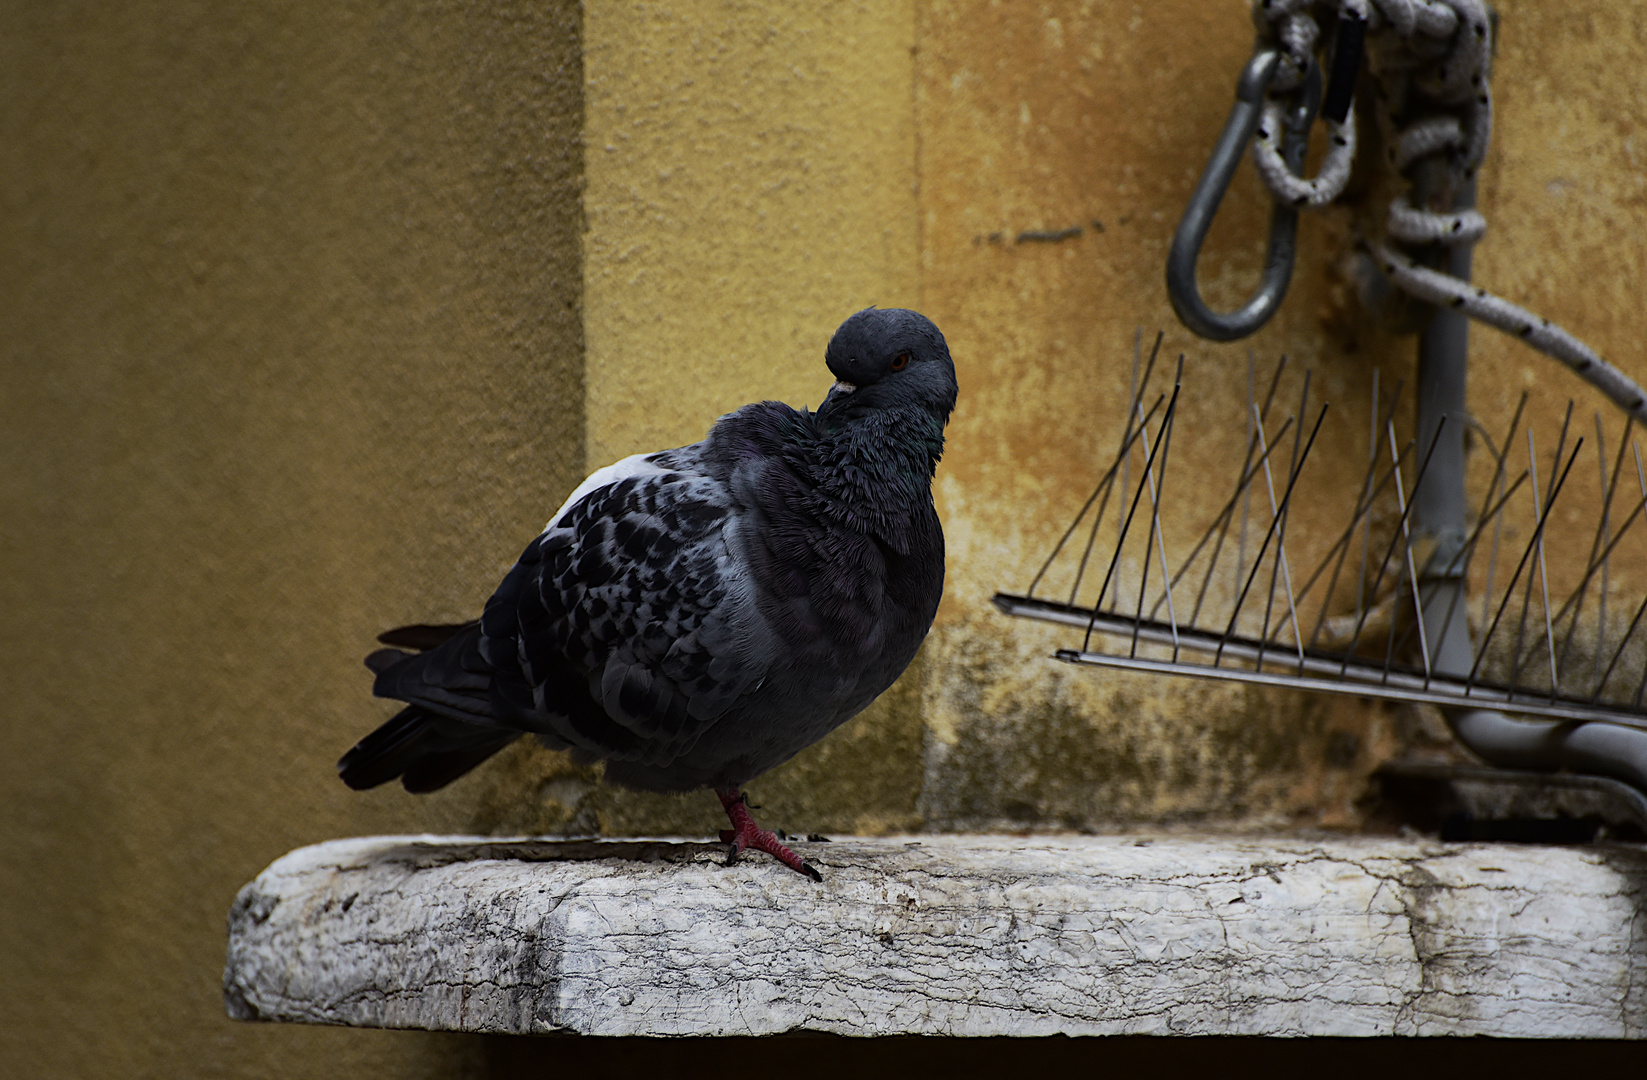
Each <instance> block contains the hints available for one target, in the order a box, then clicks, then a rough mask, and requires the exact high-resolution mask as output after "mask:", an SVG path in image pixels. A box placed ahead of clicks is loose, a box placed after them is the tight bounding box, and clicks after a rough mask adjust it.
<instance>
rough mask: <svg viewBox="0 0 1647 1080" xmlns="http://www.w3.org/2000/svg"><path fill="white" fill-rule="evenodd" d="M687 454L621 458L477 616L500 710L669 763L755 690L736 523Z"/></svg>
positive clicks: (577, 496)
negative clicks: (623, 459) (491, 668)
mask: <svg viewBox="0 0 1647 1080" xmlns="http://www.w3.org/2000/svg"><path fill="white" fill-rule="evenodd" d="M744 524H745V523H744V521H743V519H742V517H741V515H740V514H739V510H738V507H737V505H736V503H735V501H734V500H733V498H732V496H731V495H730V494H729V493H728V490H727V488H726V485H725V484H724V483H722V482H720V481H718V480H716V479H714V478H712V477H710V476H707V475H705V474H703V473H701V472H698V471H696V470H694V469H693V468H691V462H690V459H689V457H687V456H686V455H683V454H680V453H676V454H674V455H671V454H669V453H665V454H654V455H651V456H649V457H646V458H639V459H629V460H626V461H624V462H620V463H619V464H618V465H616V466H613V467H612V468H611V469H610V470H603V471H602V473H597V474H596V475H595V476H594V477H591V478H590V481H588V482H586V483H585V485H584V486H583V488H581V489H580V492H575V493H574V495H573V498H572V499H569V500H568V504H567V505H566V506H565V507H563V508H562V510H561V511H560V512H559V513H557V514H556V516H555V518H554V519H553V520H551V521H550V523H549V527H548V528H547V529H546V530H545V531H544V532H543V534H542V535H541V536H539V537H538V538H537V539H536V540H534V541H533V542H532V544H531V545H529V546H528V547H527V549H526V552H525V553H524V554H523V555H522V556H521V560H520V562H519V563H518V564H516V566H515V568H514V569H513V570H512V571H510V573H509V575H508V577H507V578H505V579H504V582H503V584H502V585H501V586H500V587H499V589H498V591H497V593H496V594H495V595H494V596H493V597H492V599H491V600H490V601H489V602H488V604H487V606H486V612H485V614H484V615H483V616H482V618H481V629H482V643H481V647H482V650H483V652H484V654H485V656H486V659H487V661H488V663H489V664H491V665H492V666H493V667H494V668H495V669H496V670H497V671H498V673H499V674H498V676H497V677H496V678H495V679H494V690H493V692H494V695H495V697H496V698H498V699H501V700H500V703H501V705H502V708H500V709H499V712H500V713H501V714H506V715H509V716H511V717H514V718H516V719H517V722H518V721H520V720H522V719H524V720H527V721H528V725H529V726H531V727H532V728H534V729H535V730H539V731H540V732H542V733H543V734H545V735H548V736H550V738H551V741H560V742H563V743H565V744H566V745H568V746H571V747H576V748H580V749H583V750H586V751H589V752H591V753H593V754H595V755H598V756H600V757H604V758H616V759H619V760H629V761H640V762H643V763H646V764H649V765H666V764H668V763H669V762H671V761H673V760H674V759H675V758H676V757H678V756H679V755H680V754H681V753H683V752H685V751H686V750H687V749H689V748H690V747H691V746H692V745H693V744H694V743H695V742H696V741H697V739H698V738H699V737H700V736H701V735H702V734H703V732H704V731H706V730H707V729H708V728H709V727H710V726H711V725H712V724H714V723H715V721H716V720H717V719H719V718H720V717H721V716H722V715H724V714H725V713H726V711H727V710H728V709H729V708H731V707H732V705H733V704H735V703H736V702H737V700H738V699H739V698H740V697H741V696H743V695H744V694H745V693H747V692H748V691H749V690H750V689H752V688H753V687H756V686H758V685H759V684H760V681H761V680H762V679H763V678H764V676H765V673H766V670H767V669H768V668H769V667H770V659H769V657H768V656H767V654H766V651H765V647H764V646H763V644H762V641H763V639H764V636H765V635H762V634H759V633H757V632H755V629H754V628H755V625H756V620H758V618H759V616H758V615H757V614H756V609H755V604H754V601H753V595H752V588H751V585H750V580H749V574H748V569H747V567H746V566H745V565H744V564H743V562H742V560H741V559H739V558H738V557H737V555H736V551H737V549H738V546H739V530H740V529H741V528H742V527H743V526H744Z"/></svg>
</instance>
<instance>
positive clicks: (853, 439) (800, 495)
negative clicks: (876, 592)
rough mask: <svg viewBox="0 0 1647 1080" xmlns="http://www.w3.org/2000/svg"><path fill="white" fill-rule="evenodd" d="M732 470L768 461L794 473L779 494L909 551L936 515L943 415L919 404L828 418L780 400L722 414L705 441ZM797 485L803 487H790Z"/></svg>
mask: <svg viewBox="0 0 1647 1080" xmlns="http://www.w3.org/2000/svg"><path fill="white" fill-rule="evenodd" d="M705 445H706V449H707V450H708V451H709V453H710V455H711V456H712V457H714V458H716V459H718V460H719V461H720V462H721V463H722V467H723V468H726V469H727V470H728V473H730V472H733V471H736V470H737V468H738V466H739V465H740V464H756V463H757V462H761V461H769V462H770V463H772V464H778V465H781V466H782V468H781V470H780V471H781V472H782V473H785V474H787V476H786V478H785V479H784V480H783V481H778V483H779V485H780V487H781V488H782V489H784V490H781V491H779V492H778V493H777V494H778V495H779V496H780V497H781V499H782V500H783V501H785V502H787V503H789V504H790V508H791V509H800V508H801V507H800V506H795V505H794V504H795V503H796V502H797V501H799V502H800V503H801V504H803V505H804V507H805V510H806V512H808V513H810V514H812V515H815V516H817V517H818V518H821V519H825V520H828V521H831V522H833V523H835V524H837V525H840V526H844V527H846V528H848V529H851V530H852V531H854V532H860V533H864V534H868V535H873V536H875V537H877V538H878V539H880V540H881V541H882V542H884V543H886V544H887V545H888V546H890V547H891V548H893V549H894V550H896V551H899V552H900V553H903V554H908V553H909V552H910V551H911V549H912V546H913V545H914V544H915V543H916V533H918V532H921V531H923V530H922V526H923V525H924V524H925V523H926V522H927V521H928V519H929V518H932V514H933V511H932V476H933V473H934V471H935V470H936V469H937V465H938V459H939V458H940V457H941V456H942V454H943V448H944V419H943V418H942V417H938V416H934V415H932V413H931V411H930V410H927V409H923V408H920V407H919V406H916V405H903V406H898V405H893V406H889V407H885V408H877V409H872V410H865V411H864V412H862V413H861V414H858V415H855V416H851V417H838V418H833V419H832V421H830V422H825V421H824V419H823V418H822V417H820V416H819V415H818V414H815V413H812V412H809V411H806V410H804V409H803V410H800V411H797V410H795V409H791V408H790V407H789V406H787V405H784V404H782V403H780V402H776V401H763V402H761V403H759V404H757V405H747V406H745V407H744V408H742V409H739V410H738V411H737V412H735V413H732V414H730V415H728V416H726V417H723V418H722V419H721V421H720V423H718V424H717V425H716V426H715V429H714V430H713V431H712V432H711V433H710V437H709V439H708V440H706V444H705ZM790 484H797V486H798V488H799V490H788V489H789V487H790Z"/></svg>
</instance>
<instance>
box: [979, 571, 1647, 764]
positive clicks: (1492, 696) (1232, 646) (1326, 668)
mask: <svg viewBox="0 0 1647 1080" xmlns="http://www.w3.org/2000/svg"><path fill="white" fill-rule="evenodd" d="M994 602H995V606H996V607H997V608H999V609H1000V610H1001V611H1002V612H1003V613H1004V614H1007V615H1015V616H1019V617H1022V618H1030V619H1040V620H1042V621H1044V622H1051V623H1057V624H1059V625H1062V626H1074V627H1078V628H1080V629H1083V630H1085V629H1087V628H1089V627H1090V628H1091V629H1092V630H1093V631H1094V632H1095V633H1101V634H1104V635H1107V636H1110V637H1116V638H1127V639H1129V640H1131V641H1134V642H1139V643H1144V644H1148V645H1154V646H1165V647H1170V648H1174V649H1175V650H1176V651H1177V652H1179V653H1180V654H1181V653H1182V652H1184V651H1193V652H1197V653H1203V654H1210V655H1213V656H1216V657H1218V658H1219V659H1218V662H1215V663H1212V664H1205V663H1193V662H1190V661H1186V660H1184V659H1182V657H1181V655H1180V657H1179V658H1178V659H1172V660H1160V659H1150V658H1148V657H1142V656H1138V655H1137V653H1136V649H1134V650H1133V651H1132V653H1131V654H1130V655H1119V654H1115V653H1105V652H1093V651H1089V650H1087V649H1059V650H1058V651H1057V652H1056V653H1055V654H1054V656H1055V658H1056V659H1058V660H1062V661H1064V662H1065V663H1071V664H1091V665H1096V666H1099V667H1111V668H1120V669H1123V670H1127V671H1145V672H1150V673H1152V674H1158V675H1188V676H1192V677H1195V678H1202V679H1217V680H1223V681H1226V682H1241V683H1250V684H1253V685H1257V686H1279V687H1287V688H1291V689H1295V690H1317V691H1322V692H1325V693H1330V694H1342V695H1347V696H1351V697H1363V698H1365V697H1372V698H1382V699H1384V700H1388V701H1407V702H1419V703H1423V704H1429V705H1437V706H1457V705H1462V706H1469V707H1472V708H1478V709H1504V710H1508V711H1512V712H1515V713H1519V714H1522V715H1526V716H1540V717H1548V718H1550V719H1555V720H1575V721H1591V720H1606V721H1609V722H1611V723H1615V724H1621V725H1624V726H1626V727H1634V728H1638V729H1640V730H1643V731H1647V710H1641V709H1630V708H1627V707H1625V706H1621V705H1617V704H1610V703H1607V702H1598V701H1592V700H1590V699H1589V698H1572V697H1566V696H1563V695H1559V694H1558V695H1555V696H1554V697H1552V696H1551V695H1549V694H1548V693H1540V692H1538V691H1536V690H1528V689H1523V688H1516V687H1510V686H1504V685H1502V684H1498V683H1493V682H1479V681H1478V682H1470V681H1469V680H1467V679H1462V678H1458V677H1456V676H1449V675H1444V674H1441V673H1439V672H1432V673H1430V674H1429V675H1425V673H1424V672H1423V671H1420V670H1417V669H1413V668H1406V667H1386V666H1384V665H1383V664H1382V663H1373V662H1371V661H1369V660H1367V659H1365V658H1363V657H1358V656H1346V655H1344V654H1343V653H1333V652H1326V651H1323V650H1319V649H1305V650H1303V651H1302V652H1301V653H1300V652H1299V651H1297V650H1294V649H1290V648H1289V647H1288V646H1286V645H1278V644H1277V643H1276V642H1275V641H1273V640H1272V641H1259V640H1257V639H1254V638H1248V637H1239V636H1235V635H1231V636H1228V637H1225V636H1223V635H1220V634H1215V633H1212V632H1210V631H1206V630H1200V629H1196V628H1194V627H1187V626H1177V627H1174V626H1171V625H1170V624H1167V623H1161V622H1153V621H1150V620H1137V619H1135V618H1133V617H1132V616H1130V615H1120V614H1115V613H1112V612H1102V611H1099V612H1094V611H1093V610H1092V609H1091V608H1082V607H1074V606H1071V605H1069V604H1061V603H1058V602H1057V601H1052V600H1042V599H1039V598H1031V597H1025V596H1016V595H1013V594H1011V593H996V594H995V597H994ZM1224 660H1229V661H1234V662H1236V663H1242V664H1252V665H1255V666H1253V667H1235V666H1224V664H1223V663H1222V661H1224ZM1264 665H1269V667H1270V668H1272V669H1274V670H1265V667H1264Z"/></svg>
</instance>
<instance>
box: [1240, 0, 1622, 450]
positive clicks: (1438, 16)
mask: <svg viewBox="0 0 1647 1080" xmlns="http://www.w3.org/2000/svg"><path fill="white" fill-rule="evenodd" d="M1317 12H1322V13H1325V14H1328V15H1335V14H1336V15H1343V16H1350V17H1354V18H1359V19H1364V20H1366V21H1367V56H1368V67H1369V69H1370V70H1371V72H1372V74H1373V76H1374V78H1375V79H1376V80H1377V82H1378V89H1379V102H1378V109H1377V113H1378V117H1379V122H1380V124H1381V125H1382V126H1383V127H1384V128H1385V129H1386V131H1387V134H1388V138H1387V143H1388V145H1389V147H1390V151H1389V160H1390V165H1391V166H1392V167H1393V168H1394V169H1395V170H1396V171H1397V172H1398V173H1403V174H1405V173H1407V172H1408V170H1410V169H1412V168H1413V166H1415V165H1417V164H1419V163H1430V162H1433V163H1435V165H1437V166H1439V167H1440V168H1442V169H1444V170H1445V174H1446V175H1448V176H1449V177H1450V178H1451V180H1452V186H1453V187H1454V188H1455V189H1457V188H1459V187H1462V186H1463V185H1464V184H1466V183H1467V182H1468V181H1470V180H1472V179H1474V177H1475V173H1476V170H1477V169H1478V168H1480V166H1481V162H1482V160H1483V159H1484V158H1485V157H1486V155H1487V144H1488V142H1489V141H1490V140H1491V138H1492V93H1491V91H1490V89H1489V85H1488V83H1489V78H1490V76H1491V71H1490V67H1491V60H1492V29H1491V23H1490V21H1489V19H1488V13H1487V6H1486V3H1485V0H1254V2H1253V6H1252V17H1253V22H1254V24H1255V25H1256V27H1257V29H1258V40H1259V44H1260V47H1279V48H1280V50H1281V52H1282V56H1283V60H1282V63H1281V64H1280V66H1279V68H1278V70H1277V73H1276V77H1275V80H1274V81H1273V83H1272V84H1271V93H1272V95H1276V97H1272V99H1271V100H1270V101H1269V102H1268V103H1266V105H1265V108H1264V117H1263V121H1262V123H1261V124H1260V126H1259V130H1258V136H1257V138H1255V139H1254V140H1253V163H1254V164H1255V165H1256V166H1257V168H1258V175H1259V176H1260V177H1261V178H1262V179H1263V181H1264V184H1265V186H1266V187H1268V188H1269V190H1270V193H1271V195H1273V196H1274V198H1275V199H1276V200H1277V201H1278V202H1282V203H1285V204H1287V205H1289V206H1295V207H1309V208H1318V207H1321V206H1325V205H1326V204H1327V203H1330V202H1331V201H1332V200H1333V199H1335V198H1337V197H1338V196H1339V194H1341V193H1342V192H1343V190H1344V185H1345V184H1346V183H1347V182H1348V181H1349V176H1350V167H1351V164H1352V162H1353V159H1354V157H1355V112H1354V110H1351V112H1350V113H1349V115H1348V116H1347V117H1345V121H1344V123H1342V124H1332V123H1330V122H1329V125H1328V131H1329V138H1330V140H1331V146H1330V147H1329V149H1328V151H1327V156H1326V159H1325V160H1324V161H1323V162H1322V165H1321V169H1320V172H1319V173H1318V174H1317V176H1316V177H1315V179H1313V180H1308V179H1305V178H1303V177H1299V176H1295V175H1293V174H1292V173H1291V172H1290V171H1289V170H1288V169H1287V167H1286V163H1285V162H1284V161H1283V160H1282V157H1281V139H1282V135H1283V131H1282V124H1281V119H1282V114H1283V108H1284V106H1283V103H1282V102H1281V101H1280V100H1277V99H1278V98H1279V97H1281V96H1283V95H1285V94H1287V93H1289V92H1291V91H1294V90H1296V89H1297V88H1298V87H1299V86H1300V85H1301V84H1302V82H1303V79H1304V74H1305V72H1306V71H1307V70H1308V67H1309V65H1310V63H1311V62H1312V61H1313V57H1314V52H1315V47H1316V44H1317V43H1318V42H1319V41H1320V38H1321V29H1320V26H1319V24H1318V23H1317V21H1316V13H1317ZM1398 116H1399V117H1403V118H1406V117H1409V116H1411V117H1412V118H1411V119H1405V120H1404V121H1403V122H1401V123H1397V121H1396V119H1395V118H1396V117H1398ZM1385 228H1386V230H1387V232H1388V234H1389V237H1390V239H1392V240H1395V241H1399V242H1401V243H1404V244H1413V245H1428V244H1442V245H1448V246H1451V245H1456V244H1473V243H1475V242H1476V241H1477V240H1480V239H1481V237H1482V236H1483V234H1485V232H1486V231H1487V219H1486V218H1485V217H1483V216H1482V215H1481V214H1480V213H1478V212H1476V211H1475V210H1462V211H1459V212H1456V213H1450V214H1447V213H1438V212H1436V211H1433V210H1426V209H1422V208H1421V207H1418V206H1415V205H1413V201H1412V200H1411V199H1410V198H1409V197H1408V196H1406V195H1401V196H1397V197H1396V198H1394V199H1392V200H1391V202H1390V207H1389V212H1388V215H1387V221H1386V223H1385ZM1368 247H1369V250H1370V251H1371V253H1372V254H1373V255H1374V257H1375V258H1376V260H1377V262H1378V265H1379V267H1380V268H1381V269H1382V270H1383V271H1384V273H1385V274H1386V275H1387V276H1388V277H1389V279H1390V281H1391V282H1392V283H1394V284H1395V285H1396V286H1397V287H1398V288H1400V289H1402V290H1403V291H1405V292H1407V293H1409V294H1411V295H1412V296H1414V297H1416V298H1418V299H1419V300H1423V301H1425V302H1426V303H1430V304H1436V305H1438V306H1439V305H1446V306H1448V307H1452V308H1456V309H1458V310H1460V311H1462V312H1463V313H1464V314H1465V315H1468V316H1469V317H1470V318H1472V319H1474V320H1476V321H1477V322H1480V323H1484V324H1485V325H1487V326H1491V327H1494V328H1495V329H1498V330H1502V331H1504V332H1505V333H1507V334H1510V335H1512V336H1514V337H1517V338H1520V339H1521V340H1522V341H1525V342H1526V343H1527V344H1528V345H1531V346H1532V347H1533V348H1535V349H1538V350H1539V351H1540V352H1543V353H1545V354H1547V355H1549V356H1551V357H1554V358H1555V359H1557V360H1560V361H1561V362H1562V363H1564V364H1566V365H1567V366H1568V367H1569V368H1571V369H1572V370H1573V371H1574V372H1576V373H1577V374H1578V375H1579V376H1580V377H1581V378H1583V379H1585V380H1586V381H1588V382H1589V383H1590V384H1591V385H1593V386H1595V387H1596V388H1597V389H1599V390H1600V391H1601V392H1602V393H1604V394H1606V395H1607V397H1609V398H1610V399H1612V400H1613V401H1614V402H1616V403H1617V404H1618V405H1619V406H1620V407H1621V408H1623V409H1624V410H1625V411H1626V412H1628V413H1630V414H1631V415H1632V416H1634V417H1636V418H1637V419H1639V420H1641V421H1643V422H1644V423H1647V393H1644V392H1643V391H1642V388H1641V387H1640V386H1638V385H1636V383H1635V382H1634V381H1633V380H1632V379H1631V378H1630V377H1629V376H1627V375H1625V374H1624V373H1623V372H1622V371H1620V370H1618V369H1617V368H1615V367H1613V366H1612V365H1611V364H1609V363H1607V361H1605V360H1603V359H1602V358H1601V357H1600V356H1599V355H1597V354H1596V352H1595V350H1593V349H1591V348H1590V347H1589V346H1588V345H1585V344H1584V342H1582V341H1580V340H1579V339H1578V338H1576V337H1574V336H1573V335H1572V334H1570V333H1568V332H1567V331H1566V330H1563V329H1562V328H1561V327H1559V326H1557V325H1556V324H1554V323H1552V322H1550V320H1548V319H1543V318H1540V317H1538V316H1536V315H1534V314H1533V313H1531V312H1529V311H1527V310H1526V309H1525V308H1522V307H1519V306H1517V305H1515V304H1512V303H1510V302H1509V301H1508V300H1505V299H1504V298H1502V297H1499V296H1495V295H1493V294H1492V293H1489V292H1487V291H1486V290H1485V289H1480V288H1475V287H1473V286H1471V285H1470V284H1468V283H1467V282H1464V281H1460V280H1459V279H1458V278H1455V277H1452V276H1450V275H1447V274H1443V273H1441V272H1439V271H1436V270H1431V269H1429V268H1427V267H1423V266H1420V265H1418V264H1417V263H1415V262H1414V261H1413V260H1412V259H1411V258H1409V257H1408V256H1406V255H1405V254H1402V253H1401V252H1399V251H1397V250H1396V249H1395V248H1394V247H1393V246H1391V245H1390V244H1388V243H1374V244H1370V245H1368Z"/></svg>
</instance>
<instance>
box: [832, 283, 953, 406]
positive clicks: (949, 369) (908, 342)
mask: <svg viewBox="0 0 1647 1080" xmlns="http://www.w3.org/2000/svg"><path fill="white" fill-rule="evenodd" d="M824 360H825V362H826V363H827V364H828V365H829V371H830V373H831V374H832V375H834V376H835V378H836V379H837V380H838V381H837V382H836V383H835V385H834V386H832V387H830V390H829V396H828V397H827V398H825V399H824V403H823V405H822V406H820V407H819V409H818V412H819V414H820V415H824V414H826V413H827V414H833V415H837V416H851V415H853V414H856V413H860V412H862V411H864V410H868V409H884V408H887V407H898V406H906V407H907V406H915V407H919V408H923V409H925V410H926V411H928V412H930V413H932V414H934V415H936V416H938V417H939V418H940V420H947V419H948V418H949V414H950V412H951V411H952V410H953V409H954V408H955V394H956V386H955V364H954V362H953V361H952V360H950V358H949V345H948V344H946V343H945V341H944V335H943V334H941V333H940V332H939V331H938V328H937V327H936V326H934V325H933V323H932V320H931V319H929V318H927V317H926V316H925V315H922V314H920V313H919V312H915V311H909V310H906V309H904V308H884V309H883V308H865V309H864V310H862V311H860V312H858V313H857V314H856V315H853V316H852V317H851V318H849V319H847V320H846V322H844V323H842V324H841V327H840V329H839V330H836V331H835V336H834V337H833V338H830V340H829V348H828V349H826V350H824Z"/></svg>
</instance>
